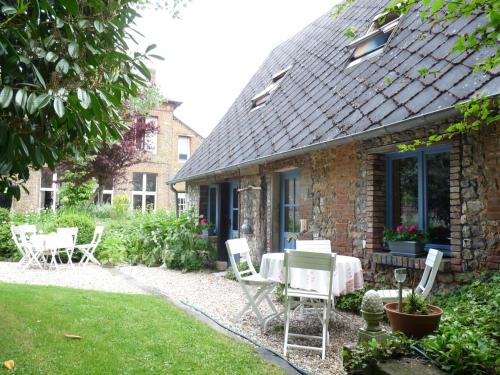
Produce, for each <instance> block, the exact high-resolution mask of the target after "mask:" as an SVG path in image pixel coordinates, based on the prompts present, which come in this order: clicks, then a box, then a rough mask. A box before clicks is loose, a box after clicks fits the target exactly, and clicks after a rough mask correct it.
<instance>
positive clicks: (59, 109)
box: [54, 97, 64, 118]
mask: <svg viewBox="0 0 500 375" xmlns="http://www.w3.org/2000/svg"><path fill="white" fill-rule="evenodd" d="M54 111H56V114H57V116H59V118H61V117H63V116H64V103H63V101H62V99H61V98H59V97H56V98H54Z"/></svg>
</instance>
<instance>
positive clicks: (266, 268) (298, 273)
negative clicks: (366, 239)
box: [260, 253, 363, 296]
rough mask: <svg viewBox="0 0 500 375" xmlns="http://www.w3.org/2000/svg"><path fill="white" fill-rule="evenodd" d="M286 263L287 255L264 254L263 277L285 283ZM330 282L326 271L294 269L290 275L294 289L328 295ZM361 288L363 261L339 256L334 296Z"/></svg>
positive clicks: (333, 289)
mask: <svg viewBox="0 0 500 375" xmlns="http://www.w3.org/2000/svg"><path fill="white" fill-rule="evenodd" d="M284 263H285V253H267V254H264V256H263V257H262V261H261V264H260V274H261V276H262V277H264V278H266V279H268V280H272V281H276V282H279V283H284V281H285V268H284ZM328 280H329V279H328V272H325V271H316V270H302V269H292V270H291V273H290V283H291V286H292V288H300V289H304V290H314V291H316V292H320V293H328V282H329V281H328ZM361 288H363V269H362V268H361V261H360V260H359V259H358V258H355V257H349V256H345V255H337V256H336V266H335V272H334V274H333V285H332V291H333V295H334V296H340V295H343V294H349V293H354V292H355V291H356V290H358V289H361Z"/></svg>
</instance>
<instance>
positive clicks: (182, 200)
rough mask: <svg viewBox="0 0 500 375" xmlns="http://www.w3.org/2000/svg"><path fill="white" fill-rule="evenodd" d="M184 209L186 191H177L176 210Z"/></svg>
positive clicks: (182, 210)
mask: <svg viewBox="0 0 500 375" xmlns="http://www.w3.org/2000/svg"><path fill="white" fill-rule="evenodd" d="M184 211H186V193H177V212H179V213H181V212H184Z"/></svg>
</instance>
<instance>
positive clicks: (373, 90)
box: [171, 0, 500, 282]
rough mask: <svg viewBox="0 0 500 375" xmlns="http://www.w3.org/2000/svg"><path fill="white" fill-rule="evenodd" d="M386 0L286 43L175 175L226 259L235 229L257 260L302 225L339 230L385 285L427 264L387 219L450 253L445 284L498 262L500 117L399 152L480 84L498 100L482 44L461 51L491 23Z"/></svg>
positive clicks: (330, 234) (308, 232) (313, 232)
mask: <svg viewBox="0 0 500 375" xmlns="http://www.w3.org/2000/svg"><path fill="white" fill-rule="evenodd" d="M386 4H387V2H386V1H380V0H375V1H373V0H358V1H356V2H355V3H354V5H352V6H351V7H349V8H347V9H346V10H345V12H344V14H343V15H342V16H341V17H340V18H337V19H333V18H332V17H331V15H330V14H326V15H324V16H322V17H320V18H319V19H317V20H316V21H315V22H313V23H312V24H310V25H309V26H307V27H306V28H305V29H304V30H302V31H301V32H299V33H298V34H296V35H295V36H293V37H292V38H291V39H289V40H288V41H286V42H284V43H283V44H281V45H279V46H278V47H276V48H275V49H274V50H273V51H272V52H271V53H270V55H269V57H268V58H267V59H266V60H265V61H264V63H263V64H262V66H261V67H260V68H259V69H258V71H257V72H256V73H255V75H254V76H253V78H252V79H251V80H250V82H249V83H248V84H247V86H246V87H245V88H244V89H243V91H242V92H241V94H240V95H239V96H238V97H237V98H236V100H235V102H234V104H233V106H232V107H231V108H230V109H229V111H228V112H227V113H226V115H225V116H224V117H223V118H222V120H221V121H220V123H219V124H218V125H217V127H216V128H215V129H214V130H213V131H212V133H211V134H210V136H209V137H208V138H207V139H206V140H205V141H204V143H203V144H202V145H201V146H200V148H199V149H198V150H197V152H196V153H195V154H194V155H193V156H192V158H191V159H190V160H189V161H188V162H187V163H186V164H185V165H184V167H183V168H182V169H181V170H180V171H179V173H178V174H177V175H176V176H175V178H174V179H173V180H172V181H171V182H173V183H176V182H180V181H185V182H186V183H187V194H188V206H192V207H196V209H197V210H198V212H199V213H200V214H204V215H206V216H207V218H208V220H209V221H210V222H211V223H213V226H214V234H215V235H216V236H218V244H219V246H218V248H219V256H220V258H221V259H227V255H226V251H225V249H224V241H225V240H226V239H227V238H233V237H240V236H244V237H246V238H247V239H248V241H249V243H250V246H251V248H252V251H253V252H254V255H255V256H256V257H257V258H259V257H260V256H261V255H262V254H263V253H265V252H274V251H280V250H283V249H284V248H290V247H292V248H293V246H294V243H293V240H292V241H289V235H290V233H292V232H294V233H298V235H299V238H303V239H330V240H331V242H332V247H333V251H335V252H337V253H339V254H344V255H354V256H356V257H359V258H361V259H362V263H363V265H364V267H365V270H366V277H367V278H368V279H371V280H373V279H375V280H376V281H377V280H380V281H382V280H383V279H384V276H385V275H386V274H387V273H388V272H391V270H392V269H393V267H394V266H404V267H409V268H414V269H417V270H418V269H422V268H423V265H424V264H423V262H424V259H425V258H409V257H401V256H394V255H391V254H390V253H389V252H387V251H385V250H386V249H385V248H384V243H383V230H384V227H394V226H396V225H398V224H401V223H403V224H405V225H406V224H407V225H410V224H417V225H418V226H419V228H420V229H423V230H425V231H426V232H427V233H429V235H430V238H431V240H430V241H431V242H432V243H433V247H435V246H439V248H440V249H441V250H443V251H445V252H446V253H447V255H448V257H446V258H444V261H443V262H442V265H441V271H446V272H441V273H440V275H439V278H440V280H441V282H451V281H453V280H455V279H457V280H458V279H459V278H460V277H462V275H463V272H469V271H479V270H483V269H486V268H490V269H500V248H499V246H500V245H499V244H500V241H499V239H500V238H499V233H498V220H499V218H500V197H499V188H500V167H499V162H500V147H499V146H500V137H499V135H500V125H498V124H496V125H491V126H488V127H483V128H482V129H481V130H480V131H478V132H473V133H470V134H464V135H462V136H457V137H455V138H453V139H452V140H450V141H446V142H442V143H440V144H436V145H433V146H432V147H428V148H420V149H418V150H417V151H415V152H409V153H402V152H399V151H398V148H397V145H398V144H401V143H406V142H410V141H411V140H414V139H415V138H418V137H422V136H425V135H428V134H432V133H433V132H436V131H439V130H442V129H445V128H446V127H447V126H448V125H449V124H450V123H452V122H453V121H454V120H456V119H457V118H459V117H460V114H459V113H458V111H457V110H456V109H455V108H454V105H455V104H456V103H459V102H463V101H465V100H467V99H469V98H471V97H472V96H473V95H474V94H475V93H482V94H485V95H487V96H490V97H497V95H498V94H499V89H500V78H499V77H498V76H495V75H490V74H486V73H473V67H474V64H475V63H476V62H477V61H478V60H479V59H482V58H484V57H485V52H484V51H483V52H480V53H462V54H459V55H450V50H451V48H452V45H453V42H454V40H455V39H456V37H457V36H456V35H457V34H463V33H467V32H470V31H471V30H472V29H473V28H475V27H477V25H478V24H481V22H484V19H482V18H481V17H470V18H468V19H460V20H457V21H455V22H453V23H451V24H449V25H447V26H446V27H445V28H444V29H443V30H433V29H431V28H430V27H429V25H426V24H422V23H421V21H420V18H419V11H418V9H415V10H414V11H413V12H411V13H410V14H409V15H407V16H403V17H401V18H397V17H396V16H394V15H391V14H389V15H387V16H385V17H383V18H382V19H381V18H376V17H377V14H380V12H381V11H382V9H383V8H384V6H385V5H386ZM376 20H380V22H379V21H376ZM349 27H353V28H354V29H355V30H358V31H359V32H358V37H357V39H356V40H352V39H349V38H348V37H347V36H346V35H345V30H346V29H347V28H349ZM421 69H428V71H430V72H434V73H431V74H422V73H421V72H419V70H420V71H421ZM244 224H248V225H244ZM299 232H300V233H299Z"/></svg>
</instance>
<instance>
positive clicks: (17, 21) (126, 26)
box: [0, 0, 158, 199]
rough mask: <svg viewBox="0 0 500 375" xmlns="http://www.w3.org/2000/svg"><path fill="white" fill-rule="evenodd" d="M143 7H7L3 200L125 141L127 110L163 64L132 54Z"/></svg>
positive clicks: (1, 19)
mask: <svg viewBox="0 0 500 375" xmlns="http://www.w3.org/2000/svg"><path fill="white" fill-rule="evenodd" d="M140 2H141V3H142V2H143V1H139V0H109V1H90V0H85V1H78V0H44V1H33V0H31V1H30V0H4V1H2V2H0V192H2V193H3V192H6V194H8V195H13V196H15V197H16V198H17V199H19V198H20V194H21V191H20V186H22V184H23V182H24V181H26V180H27V179H28V178H29V168H30V167H31V168H33V169H40V168H42V167H43V166H45V165H47V166H48V167H50V168H51V169H54V168H55V166H56V164H57V162H59V161H61V160H66V159H69V158H78V157H80V158H82V157H84V156H85V155H89V154H95V152H96V150H98V149H99V147H101V145H103V144H110V143H112V142H113V141H117V140H119V139H120V138H121V135H122V134H123V133H124V132H126V129H127V126H126V124H125V122H124V121H123V119H122V116H121V114H120V109H121V108H122V107H123V106H122V103H123V101H124V100H126V99H128V98H131V97H132V98H133V97H136V96H137V95H138V94H139V93H140V91H141V88H142V87H144V86H145V85H146V84H147V82H148V80H149V78H150V73H149V70H148V69H147V67H146V65H145V62H146V61H147V60H148V59H149V58H155V57H158V56H155V55H152V54H151V53H150V52H151V51H152V49H154V45H153V46H149V47H148V48H147V49H146V50H145V52H144V53H138V52H136V53H133V54H130V53H129V43H130V42H131V41H134V40H135V39H134V37H135V34H134V33H135V32H136V31H135V30H134V29H133V26H134V21H135V20H136V19H137V18H138V17H139V14H138V12H137V10H136V9H134V6H136V5H137V4H138V3H140Z"/></svg>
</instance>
